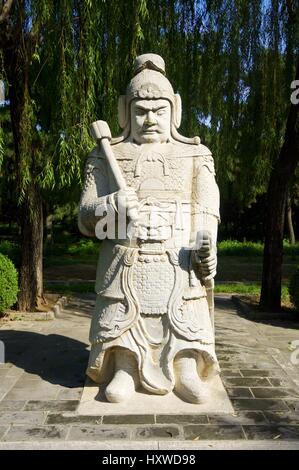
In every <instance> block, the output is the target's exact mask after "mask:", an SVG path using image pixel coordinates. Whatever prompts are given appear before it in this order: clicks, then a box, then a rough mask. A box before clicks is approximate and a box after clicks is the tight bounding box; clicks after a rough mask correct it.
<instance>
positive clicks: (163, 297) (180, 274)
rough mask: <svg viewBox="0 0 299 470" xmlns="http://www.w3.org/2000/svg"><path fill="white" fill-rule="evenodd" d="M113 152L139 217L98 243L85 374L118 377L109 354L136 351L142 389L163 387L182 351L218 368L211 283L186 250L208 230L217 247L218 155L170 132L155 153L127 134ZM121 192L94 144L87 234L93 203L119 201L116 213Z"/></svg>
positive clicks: (207, 368) (82, 221)
mask: <svg viewBox="0 0 299 470" xmlns="http://www.w3.org/2000/svg"><path fill="white" fill-rule="evenodd" d="M112 149H113V152H114V155H115V157H116V158H117V161H118V164H119V166H120V168H121V171H122V173H123V175H124V177H125V180H126V182H127V185H128V186H129V187H133V188H134V189H135V190H136V192H137V195H138V199H139V202H140V205H139V221H138V225H137V227H136V228H135V229H134V230H135V232H134V236H133V237H131V238H130V237H127V238H125V239H123V238H117V236H116V238H115V239H114V240H109V239H105V240H104V241H103V242H102V246H101V254H100V257H99V263H98V268H97V281H96V293H97V301H96V309H95V314H94V316H93V319H92V324H91V330H90V341H91V344H92V349H91V354H90V359H89V365H88V370H87V373H88V375H89V376H90V377H91V378H92V379H93V380H94V381H96V382H98V383H104V382H107V381H108V380H109V379H111V375H112V374H113V371H112V370H111V367H110V366H109V364H110V363H111V362H110V359H111V354H113V350H114V348H115V347H122V348H125V349H127V350H129V351H131V353H133V355H134V356H135V358H136V360H137V364H138V371H139V379H140V382H141V384H142V385H143V387H144V388H145V389H147V390H148V391H150V392H152V393H156V394H165V393H168V392H169V391H171V390H172V389H173V387H174V372H173V360H174V358H175V356H176V354H177V353H178V352H179V351H182V350H188V351H190V350H191V351H193V353H194V354H195V356H196V357H197V363H198V371H199V373H200V375H201V376H202V377H209V376H211V375H212V374H213V373H215V372H217V371H218V363H217V359H216V356H215V351H214V332H213V327H212V324H211V320H210V315H209V309H208V303H207V299H206V295H207V294H206V289H205V286H204V283H203V282H202V280H201V277H200V273H199V271H198V266H197V265H196V263H194V260H193V253H194V252H193V250H192V249H190V248H192V246H193V245H192V244H193V243H194V242H195V240H196V234H197V232H198V230H201V229H203V228H206V229H209V230H210V232H211V233H212V239H213V243H214V244H216V237H217V229H215V227H217V221H218V220H219V193H218V187H217V184H216V182H215V176H214V175H215V172H214V164H213V158H212V156H211V153H210V151H209V149H207V148H206V147H205V146H204V145H201V144H195V143H183V142H178V141H175V140H174V139H172V140H171V142H167V143H164V144H160V145H158V146H156V147H154V148H152V147H151V149H149V150H147V146H146V145H144V146H142V145H137V144H135V143H133V142H132V141H130V139H127V140H124V141H123V142H118V143H116V144H115V145H113V147H112ZM117 190H118V188H117V187H116V183H115V181H114V178H113V175H112V173H111V171H110V168H109V166H108V165H107V162H106V160H105V158H104V156H103V155H102V154H101V152H100V151H99V149H98V148H95V149H94V150H93V152H92V153H91V155H90V156H89V158H88V160H87V164H86V174H85V186H84V190H83V193H82V198H81V203H80V210H79V227H80V229H81V231H82V232H83V233H84V234H86V235H88V236H94V235H95V230H96V224H97V222H98V221H99V217H97V216H96V215H95V209H96V207H97V206H100V207H102V208H103V210H105V209H107V206H108V205H110V206H112V207H114V210H115V213H116V219H117V207H116V205H115V201H114V198H113V194H114V193H115V192H116V191H117ZM215 221H216V224H215ZM116 226H117V223H116ZM116 228H117V227H116ZM116 232H117V231H116ZM116 235H117V233H116Z"/></svg>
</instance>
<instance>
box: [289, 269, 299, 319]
mask: <svg viewBox="0 0 299 470" xmlns="http://www.w3.org/2000/svg"><path fill="white" fill-rule="evenodd" d="M289 293H290V300H291V302H292V304H293V305H294V306H295V308H296V310H298V311H299V265H298V266H297V267H296V269H295V271H294V273H293V275H292V276H291V279H290V284H289Z"/></svg>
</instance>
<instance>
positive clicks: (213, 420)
mask: <svg viewBox="0 0 299 470" xmlns="http://www.w3.org/2000/svg"><path fill="white" fill-rule="evenodd" d="M208 418H209V423H210V424H219V425H220V424H221V425H223V424H234V425H236V424H242V425H243V424H260V423H261V424H267V420H266V418H265V416H264V414H263V413H262V412H261V411H239V412H236V413H235V414H234V415H224V416H221V415H208Z"/></svg>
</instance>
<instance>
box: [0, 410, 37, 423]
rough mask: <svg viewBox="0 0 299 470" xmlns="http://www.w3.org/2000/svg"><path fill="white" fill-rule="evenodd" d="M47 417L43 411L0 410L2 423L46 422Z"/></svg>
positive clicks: (0, 421)
mask: <svg viewBox="0 0 299 470" xmlns="http://www.w3.org/2000/svg"><path fill="white" fill-rule="evenodd" d="M45 419H46V414H45V413H44V412H42V411H31V412H29V411H0V424H10V423H13V424H44V422H45Z"/></svg>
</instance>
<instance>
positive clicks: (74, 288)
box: [45, 282, 289, 302]
mask: <svg viewBox="0 0 299 470" xmlns="http://www.w3.org/2000/svg"><path fill="white" fill-rule="evenodd" d="M45 289H46V291H48V292H53V293H54V292H55V293H59V294H64V295H72V294H76V293H86V292H94V282H60V283H57V284H56V283H48V282H46V283H45ZM260 291H261V286H260V284H255V283H250V284H249V283H248V284H246V283H243V282H237V283H220V282H219V283H217V282H216V284H215V289H214V292H215V294H220V293H225V294H248V295H260ZM281 299H282V301H283V302H289V293H288V288H287V286H285V285H284V286H282V295H281Z"/></svg>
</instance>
